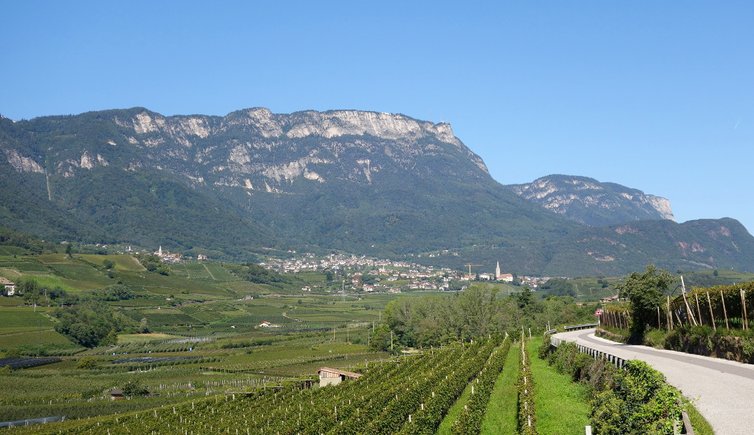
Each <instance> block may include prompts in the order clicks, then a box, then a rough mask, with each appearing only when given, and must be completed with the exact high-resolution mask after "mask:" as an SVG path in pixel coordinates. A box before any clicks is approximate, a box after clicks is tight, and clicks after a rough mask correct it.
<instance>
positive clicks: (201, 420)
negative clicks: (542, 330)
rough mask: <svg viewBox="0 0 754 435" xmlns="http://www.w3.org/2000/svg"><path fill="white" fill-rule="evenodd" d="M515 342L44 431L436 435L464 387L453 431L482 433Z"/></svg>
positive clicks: (463, 347) (466, 347)
mask: <svg viewBox="0 0 754 435" xmlns="http://www.w3.org/2000/svg"><path fill="white" fill-rule="evenodd" d="M509 348H510V340H507V339H506V340H503V341H502V343H501V342H499V341H496V340H486V341H483V342H475V343H464V344H453V345H449V346H446V347H443V348H440V349H432V350H428V351H425V352H424V353H423V354H421V355H415V356H404V357H400V358H398V359H395V360H392V361H389V362H383V363H373V364H370V366H369V367H368V368H366V369H364V371H363V373H364V375H363V376H362V377H361V378H360V379H359V380H358V381H349V382H346V383H344V384H343V385H340V386H337V387H324V388H311V389H306V388H301V387H300V385H287V386H280V387H266V388H261V389H257V390H255V391H254V392H243V393H242V392H238V393H228V394H225V395H222V396H214V397H209V398H204V399H197V400H192V401H190V402H185V403H182V404H180V405H174V406H173V405H166V406H162V407H160V408H156V409H153V410H149V411H139V412H133V413H129V414H123V415H118V416H109V417H97V418H92V419H85V420H78V421H68V422H64V423H59V424H51V425H49V426H44V427H36V428H35V429H37V430H40V431H42V432H43V433H97V434H106V433H152V432H153V431H155V432H169V433H187V434H191V433H194V434H200V433H240V434H278V433H280V434H284V433H330V434H351V433H376V434H388V433H403V434H420V433H434V432H435V430H436V428H437V426H438V425H439V423H440V421H441V420H442V418H443V416H444V415H445V414H446V413H447V411H448V409H449V408H450V406H452V405H453V403H454V402H455V401H456V399H457V398H458V396H460V394H461V393H462V391H463V390H464V388H466V386H467V385H468V384H469V382H472V386H473V388H475V391H474V392H473V394H472V398H471V400H470V401H469V403H468V405H467V406H466V409H465V411H464V413H463V414H462V416H461V418H459V420H458V423H457V428H456V427H454V431H457V433H478V432H479V427H480V421H481V419H482V418H483V416H484V410H485V408H486V405H487V401H488V399H489V394H490V392H491V390H492V387H493V386H494V382H495V380H496V379H497V377H498V375H499V373H500V371H501V370H502V369H503V362H504V361H505V358H506V355H507V353H508V350H509Z"/></svg>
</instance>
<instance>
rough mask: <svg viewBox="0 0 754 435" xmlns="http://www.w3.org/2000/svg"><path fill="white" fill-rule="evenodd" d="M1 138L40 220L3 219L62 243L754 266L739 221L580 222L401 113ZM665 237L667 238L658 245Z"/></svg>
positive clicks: (88, 123)
mask: <svg viewBox="0 0 754 435" xmlns="http://www.w3.org/2000/svg"><path fill="white" fill-rule="evenodd" d="M0 148H1V149H2V151H3V152H2V153H0V156H3V157H5V159H2V158H0V168H2V167H5V168H8V169H6V170H3V171H2V173H3V174H2V175H3V176H2V178H1V179H0V181H2V182H3V185H4V186H5V187H6V189H4V192H2V193H0V200H2V201H4V202H5V203H6V204H7V203H9V202H13V201H14V200H16V202H18V196H19V195H21V193H20V192H24V191H25V189H26V190H28V191H30V192H33V195H30V197H31V198H32V199H29V200H28V201H27V204H26V205H27V208H29V209H38V210H40V211H41V212H42V214H43V215H44V216H47V217H45V218H44V219H43V220H42V221H41V222H40V221H34V219H33V216H32V215H29V213H25V212H23V211H19V209H18V207H16V208H13V207H10V206H8V205H5V206H0V216H2V217H3V220H4V222H3V223H8V224H10V225H7V226H9V227H12V228H14V229H18V230H24V229H29V228H31V229H33V231H34V232H36V233H38V232H40V231H42V233H44V232H47V234H50V235H52V236H53V237H57V238H59V237H60V236H61V234H66V233H67V232H70V233H71V234H74V235H78V237H79V238H80V239H81V240H84V241H86V240H97V241H100V240H109V241H111V242H112V241H115V240H118V241H123V242H129V243H134V244H142V245H158V244H161V245H163V246H167V247H170V248H171V249H178V250H183V251H185V252H193V251H194V250H197V249H205V250H207V249H208V250H211V251H212V252H213V253H214V254H215V255H216V256H223V255H226V256H228V258H244V257H245V256H253V255H255V254H256V253H258V252H259V250H260V249H268V248H273V249H302V248H306V249H312V250H321V251H323V252H327V251H328V250H332V249H336V250H343V251H348V252H354V253H359V254H365V255H373V256H387V257H404V256H406V255H423V254H425V253H430V252H434V251H437V252H445V251H447V252H455V253H456V254H457V257H456V258H447V259H446V260H447V264H455V263H457V261H456V260H459V259H461V257H463V260H462V261H465V262H469V261H471V262H476V260H475V259H477V258H478V259H483V258H487V257H490V256H491V255H492V254H493V253H494V254H495V255H498V254H500V255H501V256H502V257H503V258H505V259H506V261H509V264H512V265H514V264H515V267H516V269H515V270H517V271H521V272H523V271H526V272H527V273H543V272H547V273H552V274H557V275H569V274H573V273H577V272H578V271H584V270H587V271H591V270H595V271H597V272H599V271H600V270H602V271H607V270H611V271H612V270H621V271H623V272H625V271H631V270H636V269H637V266H638V268H641V267H643V266H644V265H645V264H646V263H649V262H655V263H659V264H660V265H662V264H668V265H676V264H685V263H683V262H681V263H679V262H678V261H675V260H674V258H676V257H678V258H681V257H682V254H684V252H685V251H684V250H683V249H682V247H683V246H684V245H683V244H686V245H688V246H694V243H697V244H698V245H700V246H702V248H704V249H706V250H705V251H702V250H699V249H696V250H694V249H686V251H688V252H685V254H686V255H687V258H688V260H687V261H695V262H698V263H701V264H709V265H710V266H711V267H722V266H724V267H728V266H729V265H735V266H736V267H739V265H740V264H744V265H747V264H752V263H754V262H752V263H747V262H746V261H748V260H750V259H751V258H754V248H750V244H749V242H748V240H749V239H751V235H748V233H747V234H746V235H743V234H741V232H740V231H733V232H731V234H734V233H735V234H734V236H735V237H736V240H735V241H734V244H736V243H738V244H739V245H740V246H742V248H741V251H740V252H736V250H735V249H733V250H730V249H728V248H727V247H725V246H727V245H725V246H723V245H724V243H723V244H720V243H717V242H715V241H714V240H713V239H710V237H711V236H704V237H703V236H702V235H701V234H706V233H709V231H711V230H709V228H701V227H698V228H697V227H694V229H693V231H691V230H688V231H687V230H685V229H683V228H685V227H680V226H678V225H680V224H675V223H673V222H669V224H668V225H670V226H662V225H657V224H643V223H642V224H640V226H639V227H637V228H639V230H640V231H639V232H640V233H641V234H645V233H646V234H647V237H644V238H642V237H637V236H636V235H635V234H633V233H631V232H630V231H629V232H624V233H622V234H621V233H618V232H615V230H610V228H611V227H609V226H607V227H605V228H598V227H593V228H590V227H585V226H584V225H583V224H580V223H577V222H575V221H574V220H573V219H569V218H567V217H566V216H562V215H559V214H556V213H552V212H550V211H547V210H545V209H543V207H542V206H541V205H540V204H537V203H535V202H532V201H530V200H527V199H525V198H522V197H520V196H519V195H518V194H516V193H515V192H514V191H513V190H512V189H511V188H510V187H506V186H503V185H501V184H500V183H498V182H497V181H495V180H494V179H493V178H492V177H491V176H490V174H489V171H488V169H487V167H486V165H485V164H484V162H483V161H482V159H481V158H479V156H478V155H476V154H475V153H474V152H473V151H472V150H471V149H469V148H468V147H467V146H466V145H465V144H464V143H463V142H462V141H461V140H460V139H458V138H457V137H455V135H454V134H453V131H452V127H451V126H450V125H449V124H447V123H433V122H430V121H420V120H416V119H414V118H411V117H408V116H405V115H400V114H386V113H382V112H366V111H328V112H317V111H300V112H294V113H293V114H274V113H272V112H271V111H269V110H268V109H264V108H250V109H242V110H238V111H233V112H230V113H229V114H227V115H225V116H204V115H175V116H170V117H165V116H162V115H160V114H158V113H156V112H152V111H149V110H147V109H144V108H141V107H136V108H131V109H113V110H108V111H99V112H87V113H84V114H80V115H71V116H50V117H40V118H34V119H32V120H24V121H10V120H8V119H7V118H3V119H0ZM595 181H596V180H595ZM606 185H608V186H610V185H609V184H606ZM22 186H27V187H26V188H23V187H22ZM612 186H613V187H615V186H619V185H612ZM620 187H623V186H620ZM624 189H625V190H629V191H634V190H635V189H633V190H632V189H629V188H624ZM637 192H639V191H637ZM155 208H156V209H159V210H161V211H162V213H163V214H159V213H155V211H154V210H153V209H155ZM634 217H635V216H634ZM634 221H636V219H634V218H632V219H625V218H622V220H621V221H620V222H618V223H617V224H626V223H627V222H629V223H633V222H634ZM46 223H49V224H48V225H46V226H45V224H46ZM613 224H616V223H615V222H613ZM689 228H690V227H689ZM611 231H612V232H611ZM655 233H657V234H655ZM697 233H699V234H697ZM660 234H670V239H669V240H671V242H672V243H671V242H668V243H665V244H664V245H663V246H664V247H663V249H662V250H656V249H653V248H652V247H651V244H652V243H653V241H652V239H653V235H654V236H656V237H657V238H660V237H659V235H660ZM597 235H600V237H601V240H602V242H598V241H595V240H597V239H600V237H597ZM591 236H594V237H596V239H594V240H592V239H590V238H589V237H591ZM705 237H706V238H705ZM584 240H586V241H584ZM590 240H591V241H590ZM674 244H675V245H674ZM603 245H604V246H603ZM707 246H709V247H707ZM752 246H754V245H752ZM577 248H578V249H577ZM483 250H486V251H484V252H483ZM590 252H591V254H590ZM641 252H652V253H653V254H652V257H645V258H643V259H642V258H641V254H640V253H641ZM609 257H610V258H613V260H611V261H604V260H605V259H606V258H609ZM422 258H428V257H427V256H423V257H422ZM435 258H444V257H443V256H442V255H440V256H439V257H435ZM710 258H711V259H712V261H710ZM742 258H743V259H746V261H742Z"/></svg>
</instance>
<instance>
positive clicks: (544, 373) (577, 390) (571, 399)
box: [527, 338, 590, 434]
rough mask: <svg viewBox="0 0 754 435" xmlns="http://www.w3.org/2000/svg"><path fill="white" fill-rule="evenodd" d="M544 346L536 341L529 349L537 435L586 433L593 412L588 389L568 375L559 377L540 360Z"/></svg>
mask: <svg viewBox="0 0 754 435" xmlns="http://www.w3.org/2000/svg"><path fill="white" fill-rule="evenodd" d="M541 344H542V339H541V338H534V339H533V340H532V341H531V342H530V343H529V346H527V347H528V352H529V358H530V361H531V370H532V377H533V379H534V383H535V385H536V395H535V397H534V400H535V405H536V407H535V409H536V410H537V431H538V432H539V433H542V434H550V433H552V434H555V433H563V434H566V433H584V426H586V425H588V424H589V410H590V405H589V397H588V393H587V388H586V386H584V385H581V384H579V383H576V382H572V381H571V378H570V377H569V376H568V375H564V374H561V373H558V372H557V371H556V370H555V368H553V367H550V366H549V365H548V364H547V361H545V360H542V359H540V358H539V356H538V355H537V351H538V350H539V346H540V345H541Z"/></svg>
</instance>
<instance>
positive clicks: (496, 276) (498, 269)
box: [495, 261, 501, 281]
mask: <svg viewBox="0 0 754 435" xmlns="http://www.w3.org/2000/svg"><path fill="white" fill-rule="evenodd" d="M500 275H501V273H500V262H499V261H498V262H497V267H495V279H496V280H498V281H500Z"/></svg>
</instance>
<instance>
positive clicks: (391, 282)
mask: <svg viewBox="0 0 754 435" xmlns="http://www.w3.org/2000/svg"><path fill="white" fill-rule="evenodd" d="M260 266H262V267H265V268H267V269H270V270H274V271H276V272H278V273H305V272H321V273H328V274H330V275H332V276H334V275H337V276H338V279H336V280H335V281H336V283H335V284H337V285H339V286H340V289H341V291H342V290H345V289H346V286H348V290H351V291H361V292H365V293H373V292H387V293H401V292H402V291H462V290H465V289H466V287H467V286H468V284H469V282H471V281H487V282H499V283H507V284H511V285H515V286H528V287H529V288H531V289H533V290H535V289H536V288H537V287H538V286H539V285H541V284H542V283H544V282H546V281H547V280H549V279H550V278H549V277H533V276H515V275H514V274H512V273H504V272H502V270H501V266H500V263H499V262H497V264H496V268H495V271H494V272H477V271H474V270H473V269H472V268H473V266H476V265H472V264H468V265H467V267H468V270H467V271H465V272H463V271H458V270H453V269H449V268H435V267H432V266H424V265H420V264H416V263H410V262H406V261H394V260H388V259H376V258H371V257H366V256H356V255H345V254H330V255H326V256H317V255H315V254H311V253H305V254H301V255H299V256H297V257H294V258H288V259H279V258H272V257H271V258H268V259H267V260H266V261H265V262H263V263H260ZM311 290H312V287H311V286H304V287H303V288H302V291H311Z"/></svg>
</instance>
